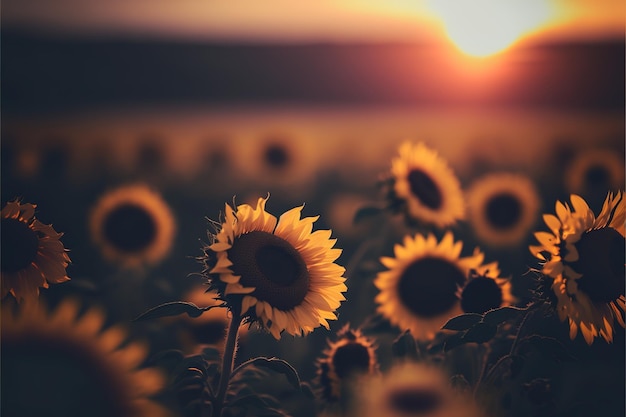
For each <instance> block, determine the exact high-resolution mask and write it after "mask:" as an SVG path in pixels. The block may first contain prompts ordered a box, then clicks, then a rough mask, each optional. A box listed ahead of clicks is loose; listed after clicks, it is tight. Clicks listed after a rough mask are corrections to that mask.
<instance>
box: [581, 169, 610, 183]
mask: <svg viewBox="0 0 626 417" xmlns="http://www.w3.org/2000/svg"><path fill="white" fill-rule="evenodd" d="M609 178H610V174H609V172H608V171H607V170H606V168H605V167H604V166H602V165H592V166H590V167H589V169H587V171H586V172H585V181H586V183H587V184H589V185H592V186H594V185H595V186H597V185H600V184H607V183H608V182H609Z"/></svg>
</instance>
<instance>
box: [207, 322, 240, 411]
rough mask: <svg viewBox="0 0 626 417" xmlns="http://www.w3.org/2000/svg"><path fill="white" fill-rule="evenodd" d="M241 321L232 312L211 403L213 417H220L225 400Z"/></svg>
mask: <svg viewBox="0 0 626 417" xmlns="http://www.w3.org/2000/svg"><path fill="white" fill-rule="evenodd" d="M241 319H242V317H241V314H239V313H236V312H233V317H232V319H231V320H230V324H229V326H228V333H227V334H226V343H225V344H224V354H223V356H222V372H221V374H220V381H219V385H218V388H217V395H216V396H215V401H214V402H213V412H212V416H213V417H220V416H221V414H222V409H223V408H224V400H225V399H226V392H227V391H228V384H229V382H230V376H231V373H232V371H233V364H234V362H235V351H236V350H237V337H238V335H239V325H240V324H241Z"/></svg>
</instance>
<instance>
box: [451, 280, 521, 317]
mask: <svg viewBox="0 0 626 417" xmlns="http://www.w3.org/2000/svg"><path fill="white" fill-rule="evenodd" d="M457 295H458V297H459V299H460V300H461V308H462V309H463V312H464V313H478V314H483V313H486V312H487V311H489V310H492V309H495V308H500V307H504V306H509V305H511V304H513V303H515V301H516V300H515V297H514V296H513V294H512V293H511V282H510V281H509V280H508V279H506V278H500V277H497V276H490V275H489V271H485V272H484V273H478V272H477V271H475V270H471V271H470V274H469V278H468V280H467V281H466V282H465V284H464V285H463V287H459V289H458V292H457Z"/></svg>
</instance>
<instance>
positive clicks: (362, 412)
mask: <svg viewBox="0 0 626 417" xmlns="http://www.w3.org/2000/svg"><path fill="white" fill-rule="evenodd" d="M360 382H361V383H360V384H359V385H358V386H357V387H356V389H355V391H356V392H355V400H354V406H353V409H352V410H351V411H352V412H351V413H349V416H354V417H356V416H359V417H361V416H363V417H370V416H372V417H374V416H375V417H378V416H385V417H406V416H420V417H450V416H454V417H478V416H479V415H480V413H479V409H478V407H477V405H476V404H475V403H474V401H473V400H472V399H471V398H470V397H469V396H467V395H465V394H463V393H461V392H457V391H456V390H455V389H454V388H453V387H452V386H451V384H450V377H449V376H448V374H447V373H446V372H445V371H444V370H443V369H441V368H440V367H437V366H435V365H432V364H427V363H423V362H405V363H401V364H398V365H395V366H394V367H392V368H391V369H390V370H389V371H387V372H386V373H385V374H382V375H376V376H371V377H368V378H363V379H362V380H361V381H360Z"/></svg>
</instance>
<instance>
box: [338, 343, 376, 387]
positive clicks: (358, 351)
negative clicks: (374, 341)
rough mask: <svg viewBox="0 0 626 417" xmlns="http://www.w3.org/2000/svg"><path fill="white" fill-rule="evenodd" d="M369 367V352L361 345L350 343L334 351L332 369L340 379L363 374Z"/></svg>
mask: <svg viewBox="0 0 626 417" xmlns="http://www.w3.org/2000/svg"><path fill="white" fill-rule="evenodd" d="M369 367H370V352H369V350H368V349H367V347H366V346H363V345H362V344H361V343H356V342H350V343H347V344H345V345H343V346H341V347H339V348H337V350H336V351H335V354H334V355H333V368H334V369H335V373H336V374H337V376H338V377H339V378H340V379H343V378H345V377H347V376H350V375H351V374H352V373H356V372H358V373H364V372H367V371H368V370H369Z"/></svg>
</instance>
